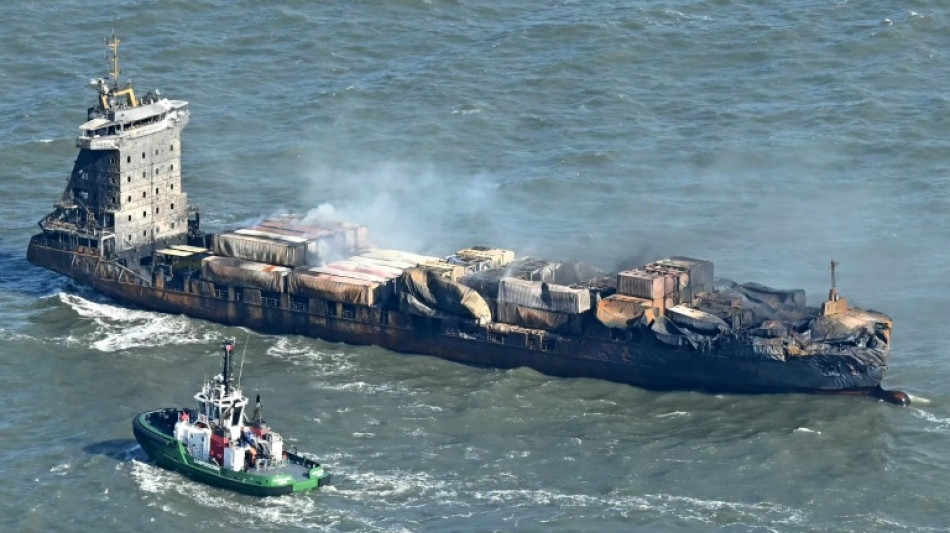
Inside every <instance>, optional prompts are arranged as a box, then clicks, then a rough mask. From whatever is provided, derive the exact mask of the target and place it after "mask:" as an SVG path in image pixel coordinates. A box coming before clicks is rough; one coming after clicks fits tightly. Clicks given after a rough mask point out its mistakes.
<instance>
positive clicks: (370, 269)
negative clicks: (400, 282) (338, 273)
mask: <svg viewBox="0 0 950 533" xmlns="http://www.w3.org/2000/svg"><path fill="white" fill-rule="evenodd" d="M324 266H325V267H327V268H332V269H335V270H345V271H350V272H361V273H364V274H370V275H373V276H377V277H380V278H383V279H395V278H398V277H399V276H400V275H402V273H403V271H404V270H405V269H400V268H394V267H389V266H383V265H373V264H366V263H361V262H359V261H350V260H348V259H347V260H341V261H334V262H332V263H329V264H326V265H324Z"/></svg>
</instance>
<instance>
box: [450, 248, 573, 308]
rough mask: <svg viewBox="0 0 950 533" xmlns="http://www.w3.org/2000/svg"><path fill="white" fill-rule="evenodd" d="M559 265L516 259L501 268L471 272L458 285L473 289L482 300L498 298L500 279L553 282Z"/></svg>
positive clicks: (532, 259)
mask: <svg viewBox="0 0 950 533" xmlns="http://www.w3.org/2000/svg"><path fill="white" fill-rule="evenodd" d="M560 266H561V263H560V262H558V261H545V260H543V259H535V258H533V257H523V258H521V259H516V260H514V261H512V262H511V263H508V264H507V265H505V266H502V267H496V268H489V269H487V270H482V271H481V272H472V273H470V274H468V275H466V276H465V277H463V278H462V279H460V280H459V283H462V284H463V285H465V286H467V287H471V288H473V289H475V291H476V292H478V293H479V294H481V295H482V297H483V298H494V299H497V298H498V282H499V281H501V279H502V278H518V279H525V280H531V281H547V282H550V283H554V282H555V277H556V274H557V270H558V268H559V267H560Z"/></svg>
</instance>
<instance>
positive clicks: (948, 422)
mask: <svg viewBox="0 0 950 533" xmlns="http://www.w3.org/2000/svg"><path fill="white" fill-rule="evenodd" d="M911 412H912V413H914V416H916V417H917V418H921V419H923V420H926V421H927V422H931V423H933V424H934V425H935V427H931V428H925V429H924V431H927V432H934V431H947V430H950V418H941V417H939V416H937V415H935V414H933V413H931V412H928V411H924V410H923V409H911Z"/></svg>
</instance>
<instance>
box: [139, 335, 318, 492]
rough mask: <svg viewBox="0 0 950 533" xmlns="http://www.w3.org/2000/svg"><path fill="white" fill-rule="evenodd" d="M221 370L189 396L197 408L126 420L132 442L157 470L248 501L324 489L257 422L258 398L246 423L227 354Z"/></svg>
mask: <svg viewBox="0 0 950 533" xmlns="http://www.w3.org/2000/svg"><path fill="white" fill-rule="evenodd" d="M222 348H223V350H224V371H223V373H222V374H219V375H217V376H215V377H214V378H213V379H211V380H210V381H207V382H205V383H204V386H202V388H201V390H200V391H199V392H198V393H197V394H195V400H197V401H198V408H197V409H188V408H182V407H168V408H165V409H157V410H155V411H148V412H145V413H142V414H140V415H138V416H136V417H135V418H134V419H133V421H132V430H133V432H134V433H135V439H136V440H137V441H138V442H139V444H140V445H141V446H142V449H144V450H145V453H146V454H148V456H149V457H150V458H151V459H152V460H153V461H155V463H157V464H158V465H159V466H161V467H164V468H167V469H169V470H174V471H177V472H181V473H182V474H184V475H186V476H188V477H190V478H192V479H194V480H196V481H200V482H203V483H207V484H209V485H213V486H216V487H221V488H225V489H230V490H234V491H237V492H243V493H245V494H251V495H254V496H279V495H282V494H290V493H292V492H301V491H305V490H311V489H315V488H317V487H321V486H323V485H326V484H327V483H329V481H330V473H329V472H327V471H326V469H324V467H323V466H322V465H320V464H319V463H317V462H315V461H312V460H310V459H307V458H306V457H304V456H302V455H300V454H298V453H296V451H293V450H286V449H284V442H283V438H281V436H280V434H279V433H276V432H274V431H272V430H271V429H270V428H269V427H268V426H267V424H266V423H265V422H264V420H263V419H262V418H261V409H260V395H258V396H257V403H256V405H255V408H254V414H253V416H252V417H251V418H248V417H247V416H246V413H245V408H246V407H247V405H248V401H247V398H246V397H244V396H243V395H242V394H241V389H240V388H238V387H235V386H234V385H232V383H231V381H232V374H231V352H232V350H233V349H234V341H233V340H232V341H228V342H226V343H225V344H224V346H223V347H222Z"/></svg>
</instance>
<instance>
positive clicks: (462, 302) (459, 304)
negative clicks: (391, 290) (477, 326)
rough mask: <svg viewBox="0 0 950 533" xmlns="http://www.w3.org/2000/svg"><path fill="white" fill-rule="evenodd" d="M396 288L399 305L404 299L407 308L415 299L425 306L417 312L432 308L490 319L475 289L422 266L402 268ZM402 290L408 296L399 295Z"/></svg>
mask: <svg viewBox="0 0 950 533" xmlns="http://www.w3.org/2000/svg"><path fill="white" fill-rule="evenodd" d="M399 292H400V298H399V303H400V306H402V305H403V302H405V305H407V306H410V308H411V307H412V305H413V302H419V303H421V304H423V305H424V306H425V307H426V308H428V309H421V308H420V309H419V313H420V314H423V315H424V316H432V315H431V314H429V313H430V310H436V311H440V312H442V313H446V314H449V315H455V316H460V317H464V318H473V319H475V320H478V321H480V322H490V321H491V311H490V310H489V308H488V304H487V303H485V300H484V298H482V297H481V296H480V295H479V294H478V293H477V292H475V291H474V290H472V289H471V288H469V287H466V286H465V285H462V284H461V283H457V282H455V281H452V280H451V279H448V278H446V277H443V276H441V275H439V273H438V272H434V271H432V270H429V269H426V268H412V269H409V270H407V271H405V272H403V273H402V277H400V278H399ZM403 294H408V295H411V296H412V298H403V296H402V295H403ZM407 311H409V309H407ZM410 312H411V311H410Z"/></svg>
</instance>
